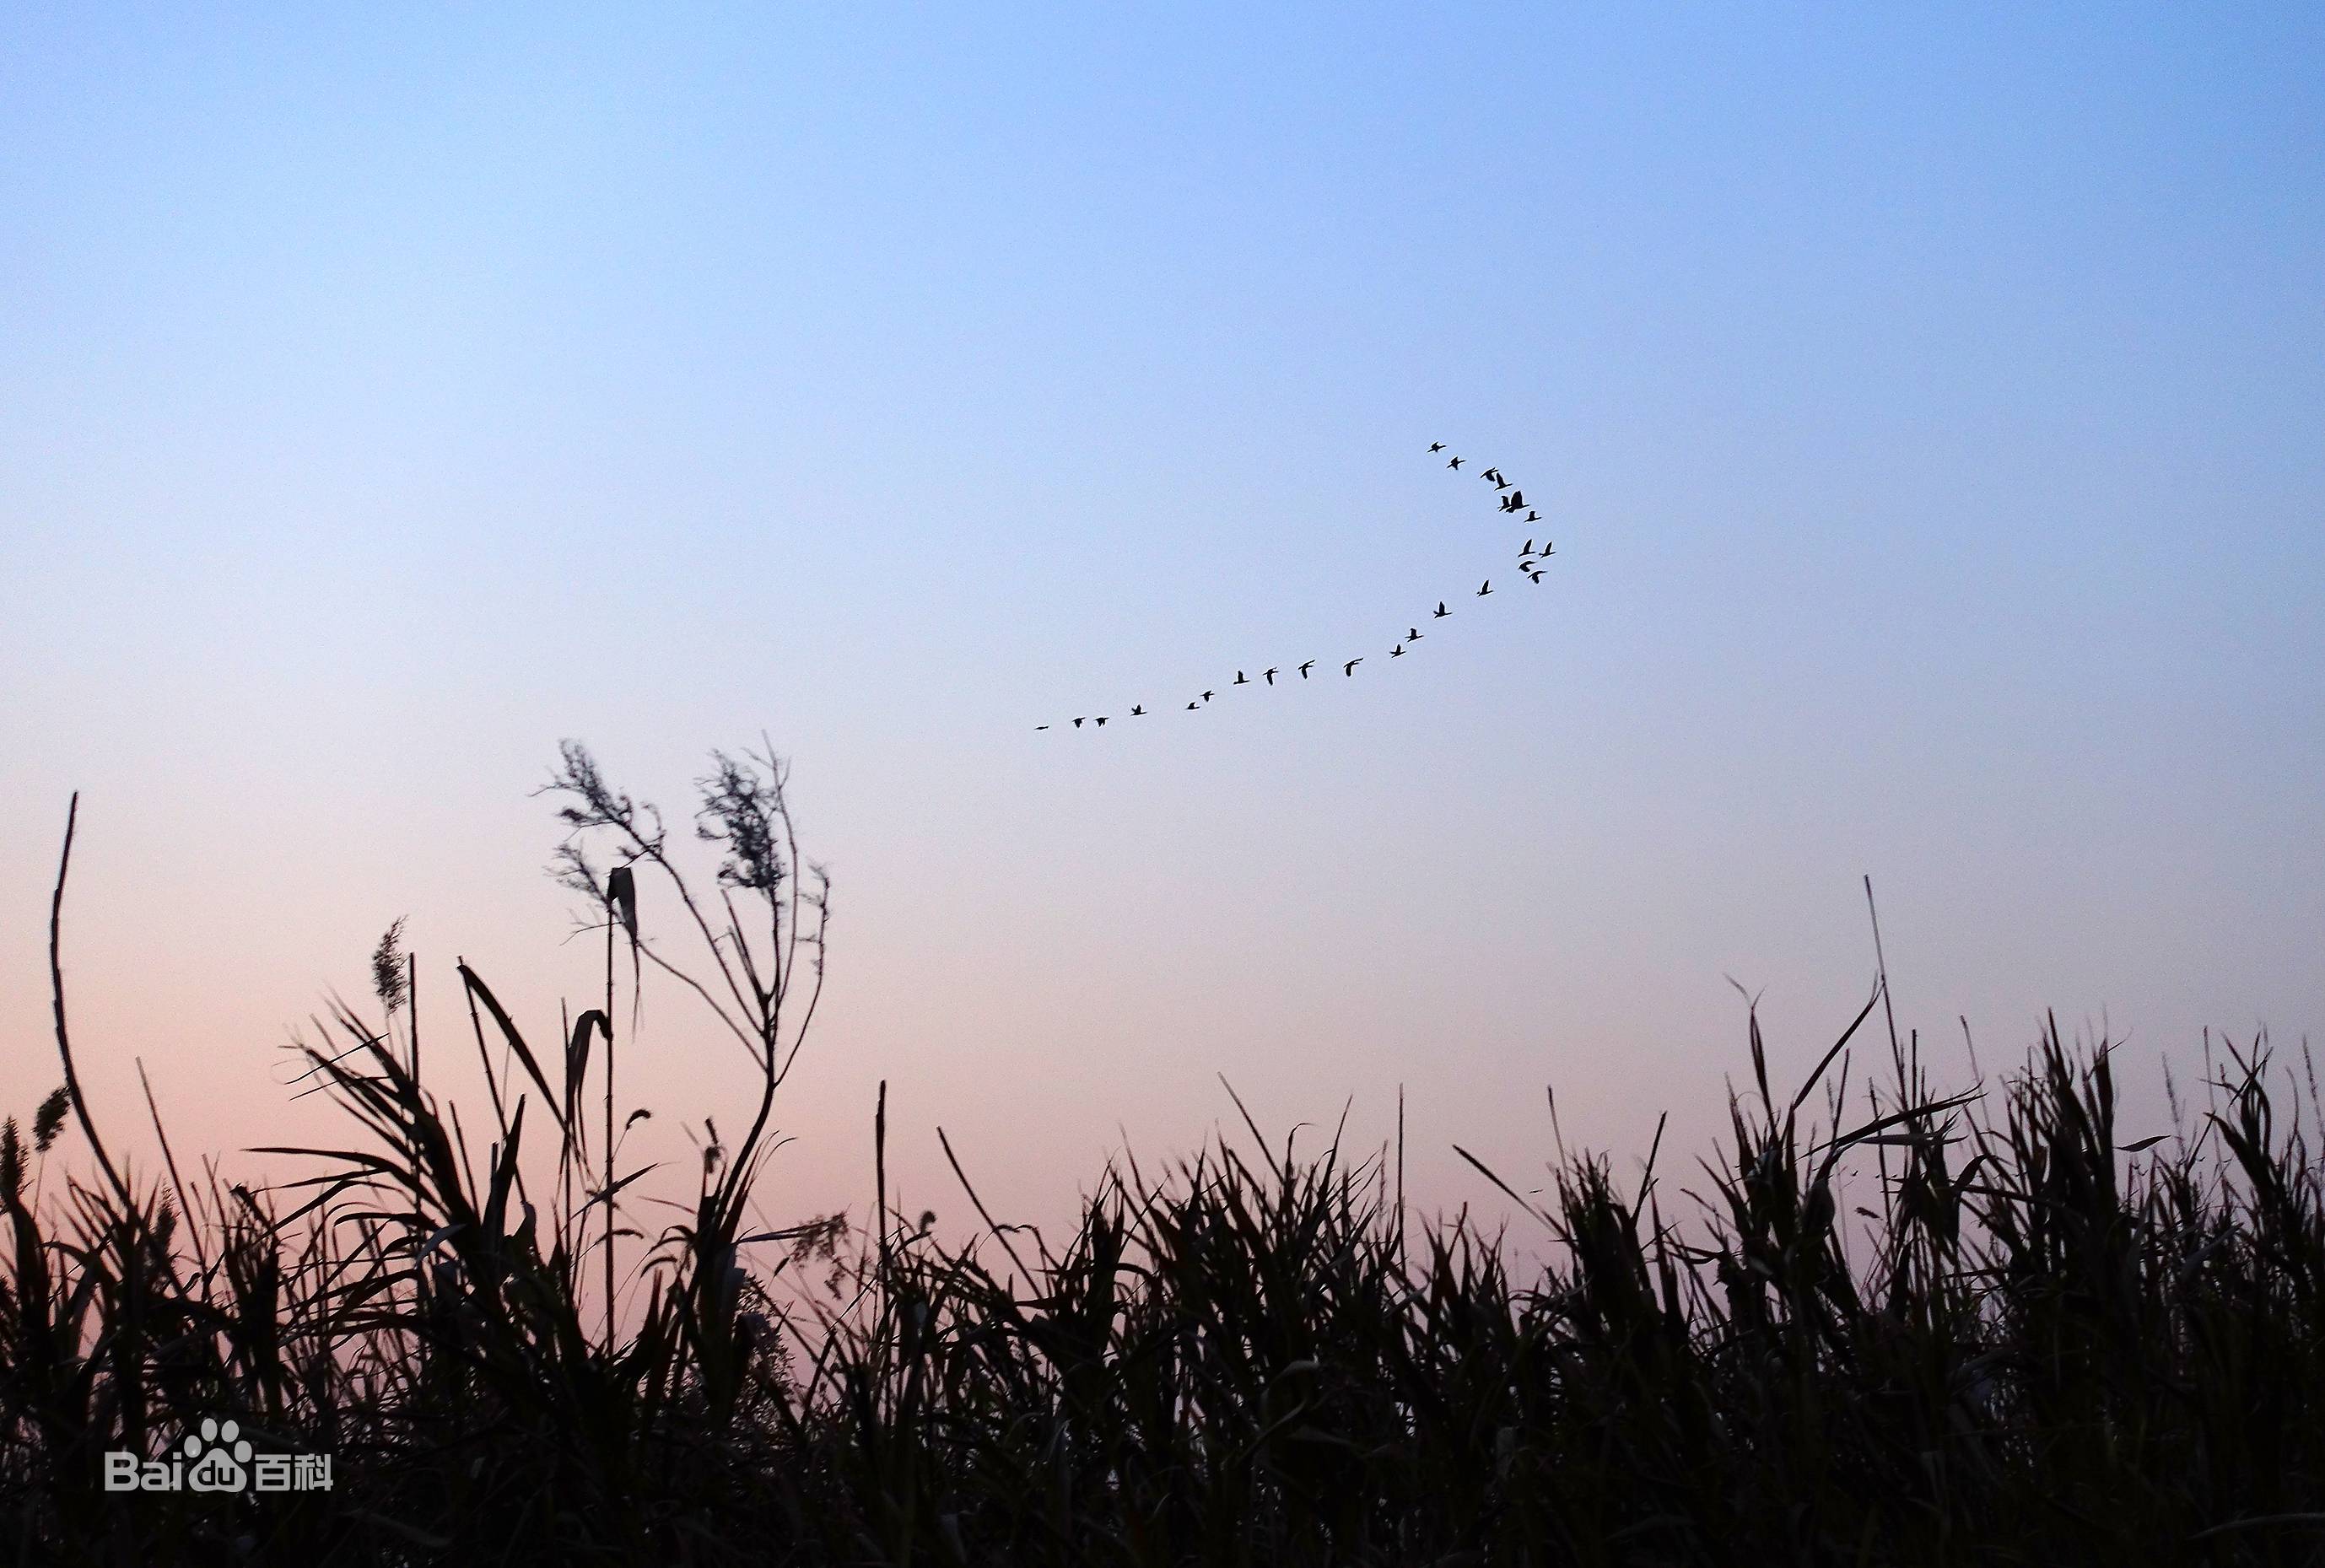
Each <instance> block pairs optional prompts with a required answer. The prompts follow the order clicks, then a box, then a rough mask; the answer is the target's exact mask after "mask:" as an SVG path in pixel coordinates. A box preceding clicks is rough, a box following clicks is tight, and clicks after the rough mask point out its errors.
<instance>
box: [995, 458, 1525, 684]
mask: <svg viewBox="0 0 2325 1568" xmlns="http://www.w3.org/2000/svg"><path fill="white" fill-rule="evenodd" d="M1429 450H1430V453H1431V456H1434V455H1435V454H1437V453H1439V452H1442V451H1444V450H1445V443H1444V442H1442V441H1432V442H1431V443H1430V447H1429ZM1464 461H1465V459H1463V458H1462V457H1460V456H1459V454H1456V455H1455V456H1453V457H1448V458H1447V459H1446V460H1445V471H1446V472H1447V473H1450V474H1459V473H1460V472H1461V466H1462V464H1463V462H1464ZM1477 477H1478V478H1480V479H1483V480H1484V481H1485V482H1486V483H1487V484H1490V485H1492V486H1493V487H1494V497H1495V500H1494V506H1495V510H1496V511H1497V512H1503V513H1505V514H1506V515H1508V516H1510V517H1512V518H1514V519H1515V520H1517V521H1522V522H1529V523H1534V522H1540V521H1542V513H1541V512H1537V511H1535V510H1534V509H1533V507H1532V506H1530V505H1528V504H1527V503H1526V498H1525V492H1524V490H1522V489H1520V488H1519V487H1518V486H1517V485H1516V484H1513V483H1512V482H1511V481H1510V480H1509V479H1507V478H1506V477H1505V476H1504V475H1503V474H1502V471H1501V470H1500V469H1499V468H1485V469H1480V470H1478V471H1477ZM1555 553H1556V552H1555V551H1554V550H1552V548H1551V541H1550V540H1549V539H1547V538H1544V539H1543V540H1542V548H1541V549H1535V548H1534V540H1533V536H1532V535H1529V536H1527V539H1526V541H1525V546H1524V549H1521V550H1519V552H1518V565H1517V570H1518V575H1519V576H1522V577H1524V578H1525V579H1526V580H1527V581H1528V582H1529V583H1532V584H1533V585H1535V586H1540V584H1541V582H1542V570H1543V563H1544V562H1546V561H1548V560H1549V559H1550V558H1551V557H1552V555H1553V554H1555ZM1493 592H1494V580H1493V579H1492V578H1491V577H1488V578H1487V579H1486V580H1485V581H1484V582H1482V583H1479V584H1478V585H1477V588H1476V589H1475V590H1474V591H1472V592H1470V593H1469V594H1468V595H1467V596H1468V597H1470V598H1475V599H1484V598H1489V597H1491V596H1492V595H1493ZM1452 613H1454V612H1453V611H1451V610H1450V609H1448V608H1447V607H1446V604H1445V601H1444V600H1442V599H1440V600H1438V601H1437V608H1436V609H1434V610H1431V612H1430V613H1429V614H1428V617H1427V618H1428V619H1430V620H1432V621H1442V620H1444V619H1446V618H1447V617H1448V616H1450V615H1451V614H1452ZM1421 640H1422V631H1421V628H1420V627H1419V626H1418V625H1408V626H1407V627H1406V629H1405V633H1404V635H1403V637H1400V638H1398V639H1397V640H1396V641H1395V642H1394V643H1393V644H1391V646H1390V648H1389V650H1388V655H1387V656H1388V657H1389V658H1391V659H1403V657H1404V656H1405V655H1406V653H1407V652H1409V651H1413V644H1414V643H1416V642H1419V641H1421ZM1364 661H1365V658H1364V655H1363V654H1361V653H1360V654H1357V656H1355V657H1354V658H1351V659H1340V660H1338V661H1337V662H1338V664H1339V666H1340V674H1341V676H1342V677H1343V678H1346V679H1348V680H1354V679H1355V678H1357V666H1358V665H1360V664H1362V663H1364ZM1318 662H1319V660H1317V659H1305V660H1303V661H1301V663H1299V664H1296V665H1292V666H1291V667H1289V669H1288V670H1287V669H1286V668H1285V667H1283V666H1280V665H1270V666H1268V667H1267V668H1266V669H1263V670H1261V671H1260V672H1259V678H1258V679H1257V680H1255V679H1253V678H1251V676H1250V675H1249V674H1248V673H1247V671H1246V670H1244V669H1238V670H1237V671H1236V672H1235V679H1233V680H1231V681H1229V682H1227V687H1228V689H1229V690H1233V689H1234V688H1235V687H1239V686H1249V687H1259V688H1260V689H1262V690H1266V689H1269V688H1272V687H1275V686H1276V685H1277V684H1278V682H1277V679H1276V678H1277V677H1278V676H1282V677H1283V682H1282V684H1283V685H1285V686H1290V685H1292V673H1293V672H1296V673H1297V675H1298V677H1299V678H1300V679H1301V680H1303V681H1304V680H1308V679H1311V678H1312V672H1313V671H1314V669H1315V668H1316V666H1317V664H1318ZM1218 695H1219V694H1218V690H1217V688H1210V689H1207V690H1205V691H1204V692H1203V693H1202V694H1201V695H1200V696H1198V697H1196V698H1194V699H1193V700H1192V701H1190V702H1189V703H1188V704H1187V706H1185V707H1184V708H1183V709H1181V710H1180V711H1181V712H1183V713H1190V714H1199V713H1201V712H1203V711H1204V710H1205V709H1206V708H1208V707H1209V706H1210V703H1211V699H1212V698H1213V697H1215V696H1218ZM1148 711H1149V710H1148V709H1147V707H1146V706H1145V705H1144V703H1137V704H1133V705H1132V706H1131V708H1130V712H1129V715H1128V716H1129V717H1131V718H1144V717H1145V716H1146V715H1147V713H1148ZM1112 716H1113V715H1108V714H1082V715H1077V716H1076V717H1075V718H1074V719H1073V720H1072V721H1071V723H1072V725H1073V727H1074V728H1075V729H1077V730H1079V729H1081V728H1083V727H1084V726H1085V725H1095V726H1097V727H1099V728H1103V727H1104V726H1105V724H1106V722H1107V719H1108V718H1110V717H1112ZM1033 727H1034V729H1036V730H1047V729H1051V728H1054V727H1055V724H1035V725H1034V726H1033Z"/></svg>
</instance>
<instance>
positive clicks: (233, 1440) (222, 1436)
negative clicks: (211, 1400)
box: [181, 1416, 250, 1492]
mask: <svg viewBox="0 0 2325 1568" xmlns="http://www.w3.org/2000/svg"><path fill="white" fill-rule="evenodd" d="M181 1447H182V1448H183V1450H184V1452H185V1455H186V1457H187V1458H188V1459H189V1460H191V1461H192V1462H193V1464H192V1467H191V1468H190V1469H189V1470H188V1471H186V1485H187V1486H188V1487H189V1488H190V1489H191V1490H195V1491H198V1492H238V1491H240V1490H242V1489H243V1488H244V1487H245V1486H246V1485H248V1484H249V1480H250V1472H249V1471H246V1470H245V1469H244V1468H243V1467H244V1466H245V1465H246V1464H248V1463H249V1462H250V1443H248V1442H247V1441H246V1440H245V1439H244V1437H243V1435H242V1428H241V1427H240V1426H239V1425H236V1423H235V1422H233V1421H225V1422H219V1421H214V1420H212V1419H211V1418H210V1417H208V1416H203V1417H202V1425H201V1429H200V1431H199V1433H194V1432H189V1433H187V1434H186V1441H185V1442H184V1443H182V1444H181ZM205 1450H207V1452H205Z"/></svg>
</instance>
